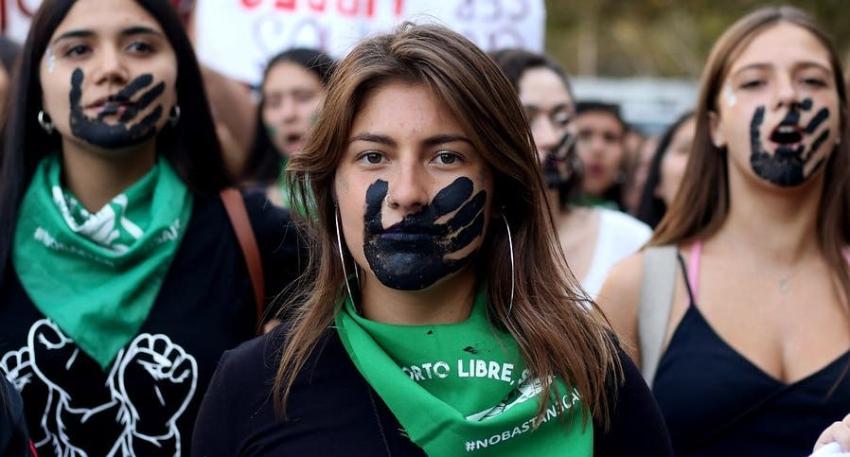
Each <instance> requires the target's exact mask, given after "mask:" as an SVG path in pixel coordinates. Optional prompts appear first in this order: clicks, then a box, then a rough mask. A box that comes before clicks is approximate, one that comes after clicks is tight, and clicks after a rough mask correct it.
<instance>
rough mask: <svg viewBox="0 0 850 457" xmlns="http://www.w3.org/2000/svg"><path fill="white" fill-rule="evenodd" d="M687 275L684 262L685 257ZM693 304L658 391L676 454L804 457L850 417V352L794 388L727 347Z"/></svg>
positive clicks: (663, 363) (661, 370)
mask: <svg viewBox="0 0 850 457" xmlns="http://www.w3.org/2000/svg"><path fill="white" fill-rule="evenodd" d="M679 263H680V264H681V267H682V271H683V273H685V271H686V269H685V264H684V261H683V260H682V257H681V256H679ZM687 276H688V275H687V274H684V277H685V284H686V285H687V288H688V295H689V297H690V304H689V306H688V310H687V311H686V312H685V315H684V317H683V318H682V321H681V322H680V323H679V325H678V327H677V328H676V330H675V331H674V333H673V336H672V338H671V340H670V344H669V346H668V347H667V350H666V352H665V353H664V355H663V356H662V357H661V360H660V361H659V365H658V371H657V372H656V376H655V380H654V382H653V392H654V393H655V398H656V399H657V400H658V405H659V406H660V408H661V412H662V413H663V415H664V418H665V420H666V422H667V427H668V429H669V431H670V437H671V439H672V441H673V449H674V451H675V454H676V455H677V456H687V457H690V456H737V455H740V456H770V457H783V456H788V457H804V456H807V455H809V454H810V453H811V451H812V447H813V446H814V443H815V440H816V439H817V437H818V436H819V435H820V433H821V432H822V431H823V429H825V428H826V427H828V426H829V425H831V424H832V423H833V422H834V421H837V420H840V419H841V418H843V417H844V416H845V415H846V414H847V413H850V375H848V373H847V370H848V367H850V351H848V352H845V353H843V354H842V355H841V356H839V357H838V358H837V359H835V360H833V361H832V362H831V363H829V364H828V365H826V366H825V367H823V368H821V369H820V370H818V371H816V372H815V373H812V374H811V375H809V376H808V377H806V378H803V379H801V380H799V381H797V382H794V383H792V384H786V383H783V382H781V381H779V380H777V379H776V378H774V377H772V376H771V375H769V374H767V373H765V372H764V371H762V370H761V369H760V368H758V367H757V366H755V365H754V364H753V363H752V362H750V361H749V360H748V359H747V358H745V357H744V356H743V355H741V354H740V353H738V352H737V351H736V350H735V349H734V348H732V347H731V346H729V344H728V343H726V341H724V340H723V339H722V338H721V337H720V336H719V335H718V334H717V333H715V331H714V329H712V328H711V326H710V325H709V323H708V322H707V321H706V319H705V318H704V317H703V315H702V313H700V311H699V309H698V308H697V306H696V301H695V300H694V296H693V293H692V292H691V285H690V283H689V281H688V277H687Z"/></svg>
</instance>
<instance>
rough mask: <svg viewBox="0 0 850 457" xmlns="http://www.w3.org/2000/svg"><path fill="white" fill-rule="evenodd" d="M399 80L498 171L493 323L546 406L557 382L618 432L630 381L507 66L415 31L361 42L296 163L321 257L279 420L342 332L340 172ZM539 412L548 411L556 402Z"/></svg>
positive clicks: (297, 308)
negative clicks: (364, 109)
mask: <svg viewBox="0 0 850 457" xmlns="http://www.w3.org/2000/svg"><path fill="white" fill-rule="evenodd" d="M397 81H402V82H408V83H414V84H422V85H424V86H426V87H428V88H429V89H430V90H432V91H433V93H434V94H435V95H436V96H437V97H438V98H439V99H440V100H442V101H443V102H444V103H445V104H446V105H447V106H448V108H449V109H450V110H451V112H452V114H453V115H454V116H455V117H456V118H457V119H458V120H459V122H460V123H461V127H462V128H463V129H464V131H465V132H467V133H468V134H469V135H470V137H471V141H472V143H473V145H474V147H475V149H476V150H477V151H478V153H479V154H481V156H482V157H483V159H484V160H485V161H486V162H487V164H488V166H489V167H490V169H491V170H492V172H493V176H494V197H493V208H495V209H496V210H495V211H493V213H494V215H493V218H494V220H493V221H491V222H492V223H491V224H489V226H490V227H496V228H495V229H493V230H490V231H489V233H488V234H487V235H486V237H485V240H484V244H483V245H482V247H481V249H480V251H479V252H480V254H479V256H478V261H477V262H476V263H475V268H476V269H477V274H478V277H479V278H486V280H482V281H481V282H482V283H485V284H486V287H487V294H488V298H489V300H488V315H489V317H490V320H491V321H492V322H493V324H494V325H496V326H497V327H498V328H502V329H505V330H506V331H508V332H510V334H511V335H513V337H514V338H515V339H516V341H517V343H518V344H519V347H520V348H521V351H522V354H523V356H524V358H525V361H526V363H527V364H528V367H529V369H530V370H531V371H532V372H533V373H534V374H535V375H536V376H538V377H540V378H541V379H542V380H544V383H545V390H544V398H552V397H553V396H554V395H556V392H555V388H554V387H553V386H552V385H551V383H550V382H549V380H548V376H549V375H554V376H559V377H561V378H562V379H563V380H565V382H567V383H568V384H569V385H571V386H573V387H575V388H576V389H577V390H578V392H579V394H580V395H581V397H582V399H583V400H584V402H585V404H586V405H587V406H588V408H589V410H590V411H591V412H592V414H593V416H594V417H595V418H597V419H600V420H602V422H603V423H604V424H607V422H608V418H609V413H608V409H609V406H610V405H609V403H608V402H609V399H608V398H607V397H606V384H607V383H610V382H612V381H613V382H619V380H620V379H621V370H620V366H619V359H618V357H617V349H616V345H615V341H614V340H613V336H612V334H611V333H610V330H609V326H608V324H607V322H606V321H605V318H604V317H603V315H602V313H601V312H600V311H599V310H598V309H597V308H596V306H595V304H593V302H592V301H591V300H589V299H588V298H587V297H586V296H585V295H584V294H583V292H581V289H580V288H579V286H578V285H577V283H576V280H575V278H574V277H573V275H572V273H571V272H570V270H569V268H568V267H567V264H566V260H565V259H564V256H563V254H562V252H561V248H560V246H559V244H558V241H557V239H556V235H555V228H554V224H553V222H552V220H551V217H550V214H549V208H548V205H547V203H546V198H545V187H544V184H543V179H542V177H541V174H540V168H539V165H538V163H537V156H536V153H535V148H534V143H533V139H532V137H531V132H530V130H529V128H528V125H527V124H526V122H525V118H524V115H523V111H522V108H521V107H520V104H519V100H518V98H517V97H516V94H515V91H514V90H513V88H512V87H511V83H510V82H509V81H508V80H507V78H506V77H505V76H504V75H503V74H502V72H501V71H500V70H499V68H498V67H497V66H496V64H495V63H494V62H493V61H492V60H491V59H490V58H489V57H487V55H485V54H484V53H483V52H482V51H481V50H480V49H478V48H477V47H476V46H475V45H474V44H472V43H471V42H470V41H469V40H467V39H466V38H464V37H463V36H461V35H459V34H457V33H455V32H452V31H450V30H448V29H446V28H443V27H439V26H433V25H413V24H410V23H407V24H404V25H402V26H401V27H400V28H399V29H398V30H397V31H396V32H394V33H390V34H386V35H382V36H378V37H375V38H372V39H369V40H366V41H364V42H361V43H360V44H359V45H358V46H357V47H355V48H354V49H353V50H352V51H351V52H350V53H349V54H348V56H347V57H345V58H344V59H343V60H342V62H340V63H339V64H338V67H337V68H336V70H335V72H334V74H333V76H332V77H331V81H330V83H329V85H328V94H327V97H326V99H325V108H323V109H322V110H321V114H320V116H319V119H318V121H317V123H316V125H315V129H314V131H313V132H312V133H311V135H310V139H309V140H308V141H309V142H308V144H307V145H306V147H305V149H304V151H303V152H302V153H301V154H298V155H297V156H295V157H293V158H292V159H291V161H290V162H289V165H288V168H287V178H288V179H289V183H290V185H291V188H292V189H293V195H292V197H293V201H292V202H291V204H292V205H293V206H292V207H298V205H303V206H302V207H303V208H307V209H308V212H307V214H305V215H304V217H303V218H302V220H301V223H302V226H303V228H304V229H305V232H306V235H307V238H308V239H309V240H310V241H311V246H310V247H311V249H312V251H311V252H312V255H311V260H310V263H309V266H308V270H307V273H306V274H305V276H304V277H303V278H302V281H301V284H300V290H301V293H300V294H298V296H297V297H296V299H295V301H294V302H292V303H291V305H292V306H293V307H294V308H293V309H292V311H291V312H292V313H293V316H294V318H293V319H292V321H291V322H292V324H291V327H290V328H289V329H288V331H287V332H286V333H285V341H284V344H283V349H282V358H281V361H280V365H279V367H278V370H277V376H276V379H275V388H274V396H275V403H276V405H277V407H278V412H279V413H284V414H285V410H286V400H287V397H288V395H289V393H290V389H291V387H292V384H293V382H294V380H295V378H296V376H297V375H298V373H299V372H300V370H302V369H303V368H304V366H305V362H306V360H307V359H308V358H309V357H310V355H311V353H312V352H313V351H314V350H316V346H317V342H318V341H319V340H320V337H321V336H322V335H323V334H324V333H325V332H326V331H327V328H328V326H329V325H331V324H332V323H333V320H334V315H335V313H336V312H337V311H338V309H339V304H340V303H341V299H342V298H343V290H344V276H343V269H342V265H341V260H340V257H339V255H338V251H337V250H338V247H337V241H336V230H335V228H334V217H335V204H334V201H335V199H334V190H333V189H334V174H335V171H336V168H337V165H338V163H339V162H340V160H341V157H342V154H343V152H344V151H345V150H346V148H347V145H348V142H349V136H350V132H351V127H352V124H353V122H354V120H355V117H356V116H357V114H358V111H359V110H360V107H361V106H362V104H363V102H364V100H366V98H367V97H369V95H370V94H371V93H373V92H374V91H375V90H376V89H377V88H379V87H381V86H383V85H385V84H388V83H390V82H397ZM308 199H313V202H314V203H312V204H310V203H309V200H308ZM501 214H504V215H505V217H506V218H507V219H508V220H509V221H510V226H511V229H512V235H513V244H514V256H515V268H516V274H517V280H516V292H515V297H514V300H513V306H512V307H511V304H510V303H509V300H510V298H509V297H510V293H511V264H510V262H509V261H508V260H507V259H508V258H509V256H510V253H509V247H508V238H507V234H506V231H505V230H504V228H503V224H502V222H501V220H499V219H501ZM346 258H350V254H348V253H346ZM347 261H348V260H347ZM348 268H349V269H348V271H351V269H350V268H351V267H348ZM540 403H541V404H540V412H543V411H544V408H545V403H546V402H540Z"/></svg>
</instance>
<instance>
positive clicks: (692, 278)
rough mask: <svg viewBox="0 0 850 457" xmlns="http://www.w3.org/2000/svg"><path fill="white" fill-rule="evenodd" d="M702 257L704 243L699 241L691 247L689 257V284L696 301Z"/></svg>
mask: <svg viewBox="0 0 850 457" xmlns="http://www.w3.org/2000/svg"><path fill="white" fill-rule="evenodd" d="M700 257H702V241H697V242H696V243H694V244H693V245H692V246H691V253H690V255H689V256H688V282H689V283H690V285H691V293H692V294H693V296H694V297H693V298H694V300H696V299H697V297H698V296H699V260H700ZM694 304H696V303H694Z"/></svg>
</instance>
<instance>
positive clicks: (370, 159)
mask: <svg viewBox="0 0 850 457" xmlns="http://www.w3.org/2000/svg"><path fill="white" fill-rule="evenodd" d="M385 160H386V156H385V155H384V154H383V153H381V152H378V151H365V152H363V153H361V154H359V155H358V156H357V161H358V162H361V163H364V164H367V165H380V164H381V163H383V162H384V161H385Z"/></svg>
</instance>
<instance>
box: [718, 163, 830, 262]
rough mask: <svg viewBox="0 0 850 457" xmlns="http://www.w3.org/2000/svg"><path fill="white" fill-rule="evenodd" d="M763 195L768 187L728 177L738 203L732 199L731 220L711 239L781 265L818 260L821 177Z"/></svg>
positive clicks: (727, 219)
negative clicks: (814, 257)
mask: <svg viewBox="0 0 850 457" xmlns="http://www.w3.org/2000/svg"><path fill="white" fill-rule="evenodd" d="M731 168H732V167H731V166H730V169H731ZM730 171H731V170H730ZM765 189H766V188H765V184H762V183H755V182H753V180H752V179H748V178H746V177H744V176H742V175H741V174H740V173H729V192H730V194H731V195H734V198H730V199H729V200H730V207H729V214H728V216H727V218H726V221H725V222H724V224H723V226H722V227H721V229H720V230H719V231H718V233H717V234H716V235H714V236H713V237H712V238H713V240H712V241H713V244H715V243H716V244H717V245H725V246H727V247H728V248H729V249H732V250H734V252H737V255H741V252H742V251H743V252H746V253H747V255H753V256H761V257H765V258H766V259H769V260H770V261H772V262H777V263H788V264H794V263H797V262H798V261H799V260H801V259H802V258H803V257H805V256H807V255H811V254H815V255H819V253H820V248H819V243H818V237H817V217H818V208H819V207H820V202H821V198H822V195H823V174H819V175H817V176H814V177H812V178H811V181H810V182H807V183H804V184H803V185H802V186H801V187H800V188H797V189H788V190H786V191H777V190H776V189H769V190H767V191H765Z"/></svg>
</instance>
